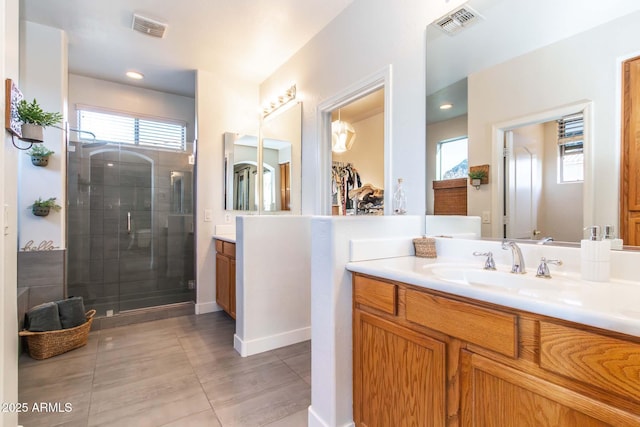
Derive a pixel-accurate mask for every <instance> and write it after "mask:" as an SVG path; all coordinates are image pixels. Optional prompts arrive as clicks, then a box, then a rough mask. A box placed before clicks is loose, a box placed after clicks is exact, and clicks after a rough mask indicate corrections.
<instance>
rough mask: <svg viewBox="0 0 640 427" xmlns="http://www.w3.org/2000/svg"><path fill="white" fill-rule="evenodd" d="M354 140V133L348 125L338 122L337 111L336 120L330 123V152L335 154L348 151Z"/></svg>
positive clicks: (341, 121)
mask: <svg viewBox="0 0 640 427" xmlns="http://www.w3.org/2000/svg"><path fill="white" fill-rule="evenodd" d="M355 140H356V131H355V130H354V129H353V126H351V124H350V123H347V122H345V121H343V120H340V110H338V120H336V121H334V122H333V123H331V151H333V152H334V153H337V154H339V153H344V152H346V151H349V150H351V147H353V143H354V142H355Z"/></svg>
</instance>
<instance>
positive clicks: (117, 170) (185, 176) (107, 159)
mask: <svg viewBox="0 0 640 427" xmlns="http://www.w3.org/2000/svg"><path fill="white" fill-rule="evenodd" d="M75 147H76V150H75V151H72V152H70V153H69V161H68V170H69V173H68V197H69V206H68V215H69V220H68V250H69V254H68V256H69V261H68V294H69V295H80V296H83V297H84V299H85V304H86V305H87V306H88V307H91V308H96V309H97V310H98V315H104V314H105V313H106V310H113V311H114V313H117V312H119V311H124V310H130V309H136V308H143V307H150V306H157V305H164V304H170V303H177V302H184V301H193V300H194V299H195V289H193V284H191V285H190V281H193V279H194V251H193V196H192V194H193V185H192V177H193V166H192V165H190V164H189V161H188V154H186V153H184V152H183V153H177V152H169V151H156V150H146V149H136V148H132V147H127V148H126V149H123V150H121V151H118V148H117V146H111V145H103V146H99V145H97V144H95V145H93V144H89V145H88V146H81V145H80V144H75ZM128 213H130V215H131V221H130V224H131V226H130V227H128V226H127V224H128V219H127V214H128Z"/></svg>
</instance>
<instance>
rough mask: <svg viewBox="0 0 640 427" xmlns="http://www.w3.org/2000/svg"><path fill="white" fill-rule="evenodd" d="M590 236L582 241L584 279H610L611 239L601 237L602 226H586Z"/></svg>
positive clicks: (605, 280) (581, 253)
mask: <svg viewBox="0 0 640 427" xmlns="http://www.w3.org/2000/svg"><path fill="white" fill-rule="evenodd" d="M585 230H588V234H589V236H588V237H587V238H586V239H583V240H581V241H580V264H581V269H580V271H581V273H582V279H583V280H590V281H592V282H607V281H609V271H610V267H609V258H610V252H611V241H610V240H607V239H604V240H603V239H600V227H598V226H597V225H593V226H591V227H586V228H585Z"/></svg>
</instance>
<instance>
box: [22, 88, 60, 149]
mask: <svg viewBox="0 0 640 427" xmlns="http://www.w3.org/2000/svg"><path fill="white" fill-rule="evenodd" d="M17 110H18V118H19V119H20V121H21V122H22V139H24V140H26V141H31V142H42V141H43V139H44V137H43V130H44V128H45V127H47V126H52V125H55V124H57V123H60V122H61V121H62V114H61V113H47V112H45V111H43V110H42V107H40V105H39V104H38V101H36V99H35V98H34V99H33V101H32V102H28V101H27V100H26V99H23V100H22V101H20V102H19V103H18V108H17Z"/></svg>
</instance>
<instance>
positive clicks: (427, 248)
mask: <svg viewBox="0 0 640 427" xmlns="http://www.w3.org/2000/svg"><path fill="white" fill-rule="evenodd" d="M413 246H414V247H415V248H416V256H417V257H421V258H436V257H437V255H436V239H434V238H433V237H420V238H418V239H413Z"/></svg>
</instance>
